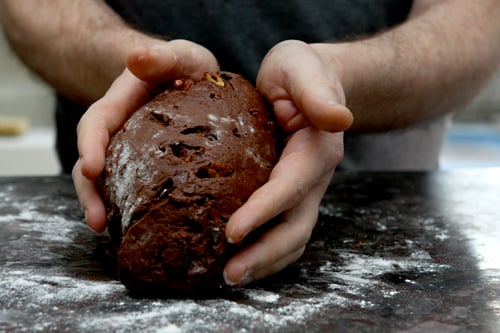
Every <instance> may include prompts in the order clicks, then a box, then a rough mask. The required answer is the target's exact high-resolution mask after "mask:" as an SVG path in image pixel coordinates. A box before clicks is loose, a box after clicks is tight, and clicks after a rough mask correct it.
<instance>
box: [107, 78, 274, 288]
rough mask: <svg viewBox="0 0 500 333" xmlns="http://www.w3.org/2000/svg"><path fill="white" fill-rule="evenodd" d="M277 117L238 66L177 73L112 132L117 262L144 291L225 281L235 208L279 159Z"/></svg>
mask: <svg viewBox="0 0 500 333" xmlns="http://www.w3.org/2000/svg"><path fill="white" fill-rule="evenodd" d="M278 154H279V151H278V140H277V133H276V129H275V124H274V122H273V119H272V117H271V115H270V114H269V112H268V111H267V110H266V107H265V105H264V103H263V102H262V100H261V98H260V96H259V94H258V93H257V91H256V90H255V88H254V87H253V86H252V85H251V84H250V83H249V82H248V81H247V80H245V79H244V78H243V77H241V76H240V75H237V74H233V73H228V72H220V73H207V74H206V75H205V77H204V78H203V79H202V80H200V81H198V82H194V81H192V80H176V81H175V82H173V83H172V84H171V85H170V86H169V87H168V88H167V89H166V91H165V92H163V93H162V94H160V95H158V96H157V97H156V98H154V99H153V100H152V101H151V102H149V103H148V104H146V105H144V106H143V107H142V108H140V109H139V110H138V111H137V112H135V113H134V114H133V115H132V116H131V117H130V119H129V120H128V121H127V122H126V123H125V124H124V126H123V127H122V128H121V129H120V130H119V131H118V132H117V133H116V134H115V135H114V136H113V137H112V139H111V142H110V144H109V147H108V150H107V153H106V166H105V170H104V172H103V174H102V177H101V178H100V180H99V184H100V188H101V191H102V195H103V198H104V201H105V204H106V209H107V219H108V231H109V233H110V236H111V239H112V240H113V241H114V243H115V244H116V245H117V247H118V271H119V276H120V279H121V281H122V282H123V283H124V284H125V285H126V286H127V288H128V289H129V290H131V291H132V292H134V293H140V294H153V295H166V296H179V295H181V296H183V295H186V296H187V295H189V296H199V295H203V294H205V293H212V292H214V291H216V290H218V289H220V288H222V286H223V278H222V271H223V267H224V265H225V263H226V261H227V259H228V257H229V256H230V255H231V254H232V253H233V252H234V250H235V249H234V248H233V247H232V246H231V245H229V244H228V243H227V242H226V239H225V226H226V223H227V221H228V219H229V217H230V216H231V214H232V213H233V212H234V211H235V210H236V209H237V208H239V207H240V206H241V205H242V204H243V203H244V202H245V201H246V200H247V199H248V197H249V196H250V195H251V194H252V193H253V192H254V191H255V190H256V189H257V188H258V187H260V186H261V185H262V184H264V183H265V182H266V181H267V179H268V177H269V173H270V171H271V169H272V168H273V166H274V165H275V163H276V162H277V159H278Z"/></svg>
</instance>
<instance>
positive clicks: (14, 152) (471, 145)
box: [0, 29, 500, 176]
mask: <svg viewBox="0 0 500 333" xmlns="http://www.w3.org/2000/svg"><path fill="white" fill-rule="evenodd" d="M53 104H54V99H53V96H52V93H51V90H50V88H49V87H47V86H46V85H45V84H44V83H43V82H42V81H40V80H39V79H38V78H37V77H35V76H34V75H33V74H31V73H30V72H29V70H27V69H26V68H25V67H24V66H23V65H22V64H21V63H20V62H19V60H17V59H16V57H15V56H14V54H13V53H12V52H11V50H10V49H9V47H8V45H7V43H6V41H5V39H4V36H3V33H2V31H1V29H0V176H15V175H55V174H58V173H59V172H60V169H59V165H58V160H57V157H56V154H55V151H54V142H55V139H54V136H55V130H54V119H53ZM475 167H500V72H499V73H498V74H497V75H496V76H495V79H494V80H493V82H492V83H491V84H490V85H489V86H488V87H487V88H486V89H485V90H484V92H483V93H482V94H481V95H480V96H479V97H478V98H477V99H476V100H475V101H474V102H473V103H472V104H471V105H470V106H468V107H467V108H466V109H464V110H462V111H461V112H459V113H457V114H455V116H454V118H453V122H452V124H451V125H450V128H449V131H448V134H447V137H446V141H445V144H444V151H443V155H442V158H441V168H442V169H445V170H449V169H458V168H475Z"/></svg>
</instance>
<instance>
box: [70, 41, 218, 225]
mask: <svg viewBox="0 0 500 333" xmlns="http://www.w3.org/2000/svg"><path fill="white" fill-rule="evenodd" d="M217 68H218V65H217V61H216V59H215V57H214V56H213V55H212V53H211V52H210V51H208V50H207V49H205V48H203V47H202V46H200V45H197V44H195V43H192V42H188V41H185V40H173V41H170V42H159V43H158V44H156V45H154V46H152V47H148V48H144V47H140V48H137V49H135V50H133V51H132V52H131V54H130V55H129V56H128V59H127V69H126V70H125V71H124V72H123V73H122V74H121V75H120V76H119V77H118V78H117V79H116V80H115V82H114V83H113V85H112V86H111V88H110V89H109V90H108V91H107V93H106V94H105V96H104V97H103V98H101V99H100V100H98V101H97V102H95V103H94V104H93V105H92V106H91V107H90V108H89V109H88V111H87V112H86V113H85V114H84V115H83V117H82V119H81V120H80V123H79V124H78V151H79V153H80V158H79V160H78V161H77V162H76V164H75V166H74V168H73V173H72V175H73V182H74V184H75V188H76V192H77V194H78V198H79V200H80V204H81V205H82V207H83V209H84V211H85V217H86V220H87V224H88V225H89V227H90V228H92V229H93V230H95V231H98V232H102V231H103V230H104V229H105V228H106V212H105V208H104V203H103V202H102V199H101V197H100V194H99V191H98V189H97V185H96V180H97V178H98V177H99V175H100V174H101V172H102V170H103V169H104V159H105V153H106V148H107V146H108V144H109V140H110V137H111V136H112V135H113V134H114V133H115V132H116V131H117V130H118V129H119V128H120V126H121V125H122V124H123V123H124V122H125V121H126V120H127V119H128V118H129V116H130V115H131V114H132V113H133V112H134V111H136V110H137V109H138V108H139V107H141V106H142V105H144V104H145V103H146V102H147V101H148V100H149V99H151V98H152V97H153V95H154V93H155V91H156V89H157V87H158V85H159V84H160V83H164V82H168V81H171V80H174V79H176V78H179V77H183V78H193V79H199V78H201V77H202V75H203V73H205V72H208V71H216V70H217Z"/></svg>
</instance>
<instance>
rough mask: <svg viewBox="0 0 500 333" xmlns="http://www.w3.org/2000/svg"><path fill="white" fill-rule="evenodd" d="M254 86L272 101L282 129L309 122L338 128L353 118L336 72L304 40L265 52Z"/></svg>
mask: <svg viewBox="0 0 500 333" xmlns="http://www.w3.org/2000/svg"><path fill="white" fill-rule="evenodd" d="M257 87H258V89H259V91H261V93H263V95H264V96H265V97H266V98H267V99H268V100H269V102H271V103H272V104H273V108H274V111H275V113H276V116H277V118H278V122H280V125H285V126H283V127H284V128H285V129H286V130H289V131H295V130H298V129H300V128H302V127H305V126H307V125H313V126H314V127H316V128H318V129H321V130H325V131H329V132H339V131H345V130H347V129H348V128H349V127H350V126H351V124H352V122H353V116H352V113H351V112H350V110H349V109H348V108H347V107H346V106H345V94H344V90H343V88H342V85H341V83H340V81H339V80H338V78H337V76H336V74H335V73H334V72H333V71H332V70H331V68H329V66H328V65H327V64H325V63H324V62H323V60H322V59H321V57H320V56H319V55H318V54H317V53H316V52H315V51H314V50H313V49H312V48H311V47H310V46H309V45H308V44H306V43H304V42H300V41H285V42H282V43H280V44H278V45H277V46H276V47H275V48H274V49H273V50H272V51H271V52H269V53H268V55H267V56H266V58H265V59H264V61H263V65H262V67H261V70H260V72H259V76H258V77H257Z"/></svg>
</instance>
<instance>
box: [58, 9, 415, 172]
mask: <svg viewBox="0 0 500 333" xmlns="http://www.w3.org/2000/svg"><path fill="white" fill-rule="evenodd" d="M107 3H108V4H109V5H110V6H111V7H112V8H113V9H114V10H115V11H116V12H117V13H118V14H119V15H121V16H122V17H123V18H124V19H125V20H126V21H127V22H128V23H129V24H130V25H131V26H132V27H135V28H137V29H139V30H141V31H145V32H148V33H151V34H154V35H157V36H160V37H162V38H164V39H173V38H175V39H179V38H182V39H187V40H190V41H193V42H196V43H199V44H201V45H203V46H205V47H206V48H207V49H209V50H210V51H212V53H213V54H214V55H215V56H216V58H217V59H218V61H219V63H220V66H221V69H222V70H228V71H232V72H236V73H240V74H242V75H243V76H245V77H247V78H248V79H249V80H251V81H255V77H256V75H257V72H258V69H259V66H260V63H261V61H262V59H263V57H264V56H265V54H266V53H267V52H268V51H269V49H270V48H272V47H273V46H274V45H275V44H277V43H278V42H280V41H283V40H287V39H299V40H302V41H305V42H307V43H312V42H325V41H331V42H334V41H340V40H346V39H351V38H359V37H360V36H363V35H369V34H371V33H374V32H377V31H381V30H383V29H386V28H388V27H391V26H394V25H397V24H399V23H401V22H402V21H404V20H405V18H406V17H407V15H408V13H409V10H410V8H411V4H412V1H411V0H377V1H373V0H330V1H328V0H313V1H303V0H293V1H291V0H286V1H282V0H280V1H277V0H267V1H258V0H255V1H233V0H213V1H192V0H183V1H178V0H177V1H175V0H167V1H159V0H108V1H107ZM56 111H57V112H56V115H57V126H58V136H57V150H58V153H59V157H60V159H61V162H62V165H63V169H64V171H66V172H70V171H71V168H72V167H73V164H74V163H75V161H76V159H77V158H78V152H77V149H76V130H75V129H76V124H77V123H78V120H79V118H80V117H81V115H82V113H83V112H84V111H85V107H83V106H79V105H76V104H75V103H73V102H71V101H69V100H67V99H64V98H63V97H59V98H58V103H57V110H56Z"/></svg>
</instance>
